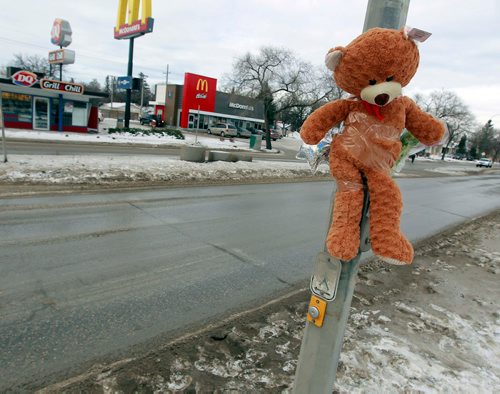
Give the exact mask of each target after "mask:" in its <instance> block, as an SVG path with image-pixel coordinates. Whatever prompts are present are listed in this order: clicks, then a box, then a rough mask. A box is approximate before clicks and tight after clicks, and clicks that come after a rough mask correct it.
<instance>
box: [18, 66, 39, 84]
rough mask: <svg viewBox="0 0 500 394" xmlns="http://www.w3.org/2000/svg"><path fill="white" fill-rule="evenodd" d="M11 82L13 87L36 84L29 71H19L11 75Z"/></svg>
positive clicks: (35, 79)
mask: <svg viewBox="0 0 500 394" xmlns="http://www.w3.org/2000/svg"><path fill="white" fill-rule="evenodd" d="M12 82H13V83H14V84H15V85H19V86H26V87H30V86H33V85H34V84H35V83H37V82H38V78H37V76H36V74H35V73H32V72H31V71H26V70H21V71H18V72H17V73H15V74H14V75H12Z"/></svg>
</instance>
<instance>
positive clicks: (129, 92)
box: [125, 37, 135, 128]
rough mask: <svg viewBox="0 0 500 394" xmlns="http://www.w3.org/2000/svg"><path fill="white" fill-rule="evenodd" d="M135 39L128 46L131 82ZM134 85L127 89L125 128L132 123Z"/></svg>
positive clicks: (128, 71)
mask: <svg viewBox="0 0 500 394" xmlns="http://www.w3.org/2000/svg"><path fill="white" fill-rule="evenodd" d="M134 39H135V38H134V37H132V38H131V39H130V40H129V46H128V68H127V77H129V80H131V79H132V68H133V66H134ZM131 85H132V84H129V87H128V88H127V94H126V96H125V127H126V128H128V127H129V123H130V102H131V99H132V86H131Z"/></svg>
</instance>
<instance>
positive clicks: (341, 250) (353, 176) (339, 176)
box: [326, 151, 363, 261]
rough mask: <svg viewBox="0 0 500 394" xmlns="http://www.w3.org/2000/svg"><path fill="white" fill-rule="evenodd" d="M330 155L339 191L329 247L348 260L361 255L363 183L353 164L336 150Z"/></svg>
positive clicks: (339, 257)
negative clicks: (360, 232)
mask: <svg viewBox="0 0 500 394" xmlns="http://www.w3.org/2000/svg"><path fill="white" fill-rule="evenodd" d="M330 157H331V160H330V170H331V173H332V175H333V176H334V177H335V178H336V181H337V193H336V194H335V202H334V206H333V219H332V224H331V226H330V229H329V231H328V235H327V238H326V247H327V249H328V251H329V252H330V254H331V255H332V256H334V257H336V258H338V259H339V260H344V261H347V260H351V259H353V258H354V257H355V256H356V255H357V254H358V249H359V231H360V228H359V225H360V220H361V211H362V210H363V183H362V180H361V174H360V173H359V170H358V169H357V168H356V167H355V166H354V164H352V163H351V162H350V161H348V160H346V159H344V158H341V157H339V156H338V155H337V153H336V152H335V151H332V152H331V153H330Z"/></svg>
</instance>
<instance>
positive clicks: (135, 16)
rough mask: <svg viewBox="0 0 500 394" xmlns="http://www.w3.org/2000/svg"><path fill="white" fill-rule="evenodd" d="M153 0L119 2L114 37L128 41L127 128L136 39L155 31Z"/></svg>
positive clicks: (127, 124) (122, 0) (121, 0)
mask: <svg viewBox="0 0 500 394" xmlns="http://www.w3.org/2000/svg"><path fill="white" fill-rule="evenodd" d="M139 8H140V14H141V15H140V17H139ZM151 13H152V8H151V0H118V16H117V19H116V26H115V29H114V37H115V39H117V40H124V39H128V40H130V42H129V50H128V68H127V78H126V79H127V80H128V84H124V86H127V87H126V90H127V95H126V102H125V124H124V125H125V127H127V128H128V127H129V125H130V102H131V98H132V69H133V61H134V40H135V38H136V37H140V36H143V35H144V34H147V33H151V32H152V31H153V24H154V19H153V18H152V17H151Z"/></svg>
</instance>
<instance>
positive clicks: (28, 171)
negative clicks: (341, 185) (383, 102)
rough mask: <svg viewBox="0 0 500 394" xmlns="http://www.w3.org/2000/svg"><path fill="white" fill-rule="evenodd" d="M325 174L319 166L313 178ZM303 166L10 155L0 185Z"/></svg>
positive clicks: (278, 172) (219, 176) (252, 174)
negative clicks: (3, 183)
mask: <svg viewBox="0 0 500 394" xmlns="http://www.w3.org/2000/svg"><path fill="white" fill-rule="evenodd" d="M327 174H328V168H327V167H326V166H322V167H321V168H320V169H319V171H318V172H317V173H316V175H317V176H318V177H320V176H325V175H327ZM310 176H311V170H310V168H309V165H308V164H307V163H305V162H296V163H295V162H279V161H258V160H255V161H253V162H245V161H240V162H236V163H229V162H222V161H217V162H210V163H192V162H187V161H181V160H179V159H175V158H169V157H161V156H101V155H95V156H87V155H86V156H54V155H47V156H25V155H10V156H9V161H8V162H7V163H5V164H2V165H0V182H11V183H21V182H31V183H35V184H103V185H106V184H116V183H119V182H172V183H187V182H191V183H192V182H195V181H206V182H216V181H220V180H224V181H235V182H238V181H242V182H244V181H248V180H258V179H266V178H280V179H291V178H298V177H310Z"/></svg>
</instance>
